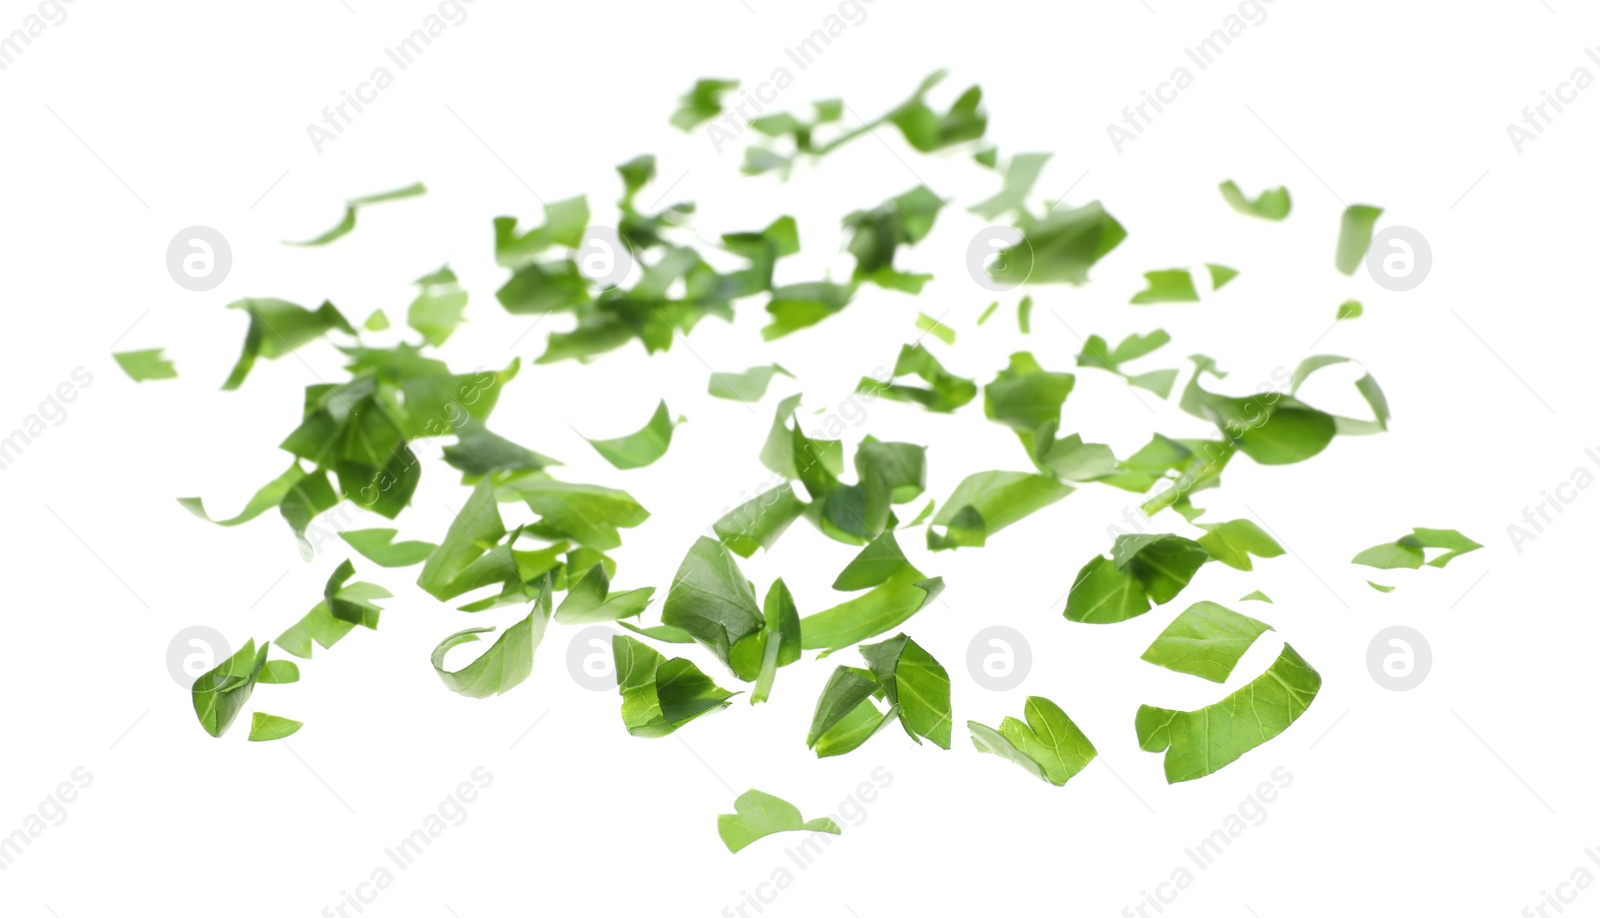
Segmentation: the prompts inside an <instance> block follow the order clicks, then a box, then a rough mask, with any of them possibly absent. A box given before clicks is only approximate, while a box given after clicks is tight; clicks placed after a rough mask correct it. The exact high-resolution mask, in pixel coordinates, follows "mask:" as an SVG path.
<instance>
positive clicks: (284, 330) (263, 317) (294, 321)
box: [222, 298, 356, 391]
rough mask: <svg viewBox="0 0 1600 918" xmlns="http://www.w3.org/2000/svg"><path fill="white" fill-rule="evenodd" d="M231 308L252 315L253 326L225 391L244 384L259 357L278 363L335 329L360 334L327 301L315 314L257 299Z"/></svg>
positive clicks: (306, 310)
mask: <svg viewBox="0 0 1600 918" xmlns="http://www.w3.org/2000/svg"><path fill="white" fill-rule="evenodd" d="M228 308H229V309H243V310H244V311H245V312H246V313H248V314H249V316H250V325H249V327H248V328H246V329H245V333H244V348H243V350H242V351H241V352H240V353H239V360H238V361H237V362H236V363H235V364H234V365H233V371H232V372H230V373H229V374H228V379H227V381H226V382H224V383H223V384H222V388H223V390H224V391H231V390H234V389H237V388H239V387H240V386H241V385H243V384H244V380H245V377H246V376H249V375H250V370H251V369H252V368H253V367H255V365H256V359H257V358H259V357H265V358H267V359H268V360H275V359H277V358H279V357H282V356H283V355H285V354H290V353H293V352H294V349H295V348H297V347H299V346H300V345H302V344H306V343H309V342H311V341H315V340H316V339H318V338H320V337H322V336H323V335H325V334H327V333H328V332H330V331H334V330H337V331H342V332H344V333H345V334H347V335H349V336H351V337H355V334H356V330H355V329H354V328H351V327H350V323H349V322H348V321H347V320H346V319H345V317H344V316H343V315H342V314H341V313H340V312H339V310H337V309H335V308H334V306H333V304H332V303H327V302H324V303H323V304H322V305H321V306H319V307H317V309H316V310H315V311H312V310H309V309H306V308H305V307H304V306H297V305H295V304H294V303H290V302H288V301H287V300H275V299H260V298H256V299H243V300H235V301H233V302H232V303H229V304H228Z"/></svg>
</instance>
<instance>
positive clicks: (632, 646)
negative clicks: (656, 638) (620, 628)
mask: <svg viewBox="0 0 1600 918" xmlns="http://www.w3.org/2000/svg"><path fill="white" fill-rule="evenodd" d="M611 655H612V658H613V660H614V664H615V666H616V673H617V691H618V692H619V693H621V695H622V723H623V726H625V727H627V729H628V732H629V733H630V734H632V735H633V736H642V737H647V738H650V739H655V738H659V737H663V736H667V735H669V734H671V733H672V732H673V731H675V730H677V729H678V728H679V727H681V726H683V725H684V724H686V723H688V722H689V721H691V720H694V719H695V718H697V717H700V716H702V715H704V714H708V713H710V712H712V711H718V710H721V709H723V708H725V707H727V706H728V705H729V704H730V703H731V702H729V700H728V699H730V698H732V697H733V696H735V695H738V694H739V693H738V692H730V691H727V690H726V689H723V688H720V687H719V686H718V685H717V684H716V683H715V682H712V681H711V677H709V676H707V675H706V674H705V673H703V672H701V671H700V670H699V668H698V667H696V666H695V665H694V664H693V663H691V662H689V661H688V660H685V659H682V658H680V657H673V658H672V659H667V658H666V657H663V656H662V655H661V654H659V653H657V652H656V651H655V650H653V649H651V648H650V647H648V646H646V645H645V644H642V643H640V642H639V641H636V640H634V639H633V638H630V637H628V636H627V635H625V634H617V635H613V636H612V638H611Z"/></svg>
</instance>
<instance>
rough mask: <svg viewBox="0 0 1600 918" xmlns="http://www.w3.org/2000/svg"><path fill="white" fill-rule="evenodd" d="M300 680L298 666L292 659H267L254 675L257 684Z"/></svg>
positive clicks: (285, 683)
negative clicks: (259, 670)
mask: <svg viewBox="0 0 1600 918" xmlns="http://www.w3.org/2000/svg"><path fill="white" fill-rule="evenodd" d="M299 681H300V667H299V666H297V665H295V662H294V661H293V660H268V661H267V663H266V665H265V666H263V667H261V672H260V673H259V674H257V675H256V683H257V684H259V685H291V684H293V683H295V682H299Z"/></svg>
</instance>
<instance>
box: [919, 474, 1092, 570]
mask: <svg viewBox="0 0 1600 918" xmlns="http://www.w3.org/2000/svg"><path fill="white" fill-rule="evenodd" d="M1072 491H1073V489H1072V487H1071V486H1069V485H1064V484H1062V483H1060V482H1059V481H1056V480H1055V479H1054V478H1051V477H1050V476H1048V475H1031V474H1029V473H1027V472H1004V471H994V472H976V473H974V474H972V475H968V476H967V477H966V478H964V479H962V481H961V483H960V484H959V485H957V486H956V489H955V492H954V493H952V494H951V495H950V499H949V500H946V501H945V502H944V504H943V505H942V506H941V507H940V508H939V511H938V512H937V513H935V514H934V515H933V521H932V523H931V524H930V525H929V528H928V548H930V549H932V550H934V551H938V550H941V549H945V548H963V547H973V548H979V547H982V546H983V545H984V544H986V543H987V541H988V538H989V536H991V535H994V534H995V533H997V532H999V531H1000V530H1002V529H1004V528H1006V527H1007V526H1010V525H1011V524H1012V523H1015V522H1017V521H1019V520H1021V519H1022V518H1023V517H1026V516H1028V515H1029V514H1031V513H1034V512H1036V511H1039V510H1043V509H1044V508H1045V507H1048V506H1050V505H1051V504H1053V503H1055V502H1056V501H1058V500H1060V499H1061V498H1063V497H1066V496H1067V495H1068V494H1071V493H1072ZM934 526H943V527H945V532H944V534H942V535H941V534H939V533H937V532H935V531H934V530H933V527H934Z"/></svg>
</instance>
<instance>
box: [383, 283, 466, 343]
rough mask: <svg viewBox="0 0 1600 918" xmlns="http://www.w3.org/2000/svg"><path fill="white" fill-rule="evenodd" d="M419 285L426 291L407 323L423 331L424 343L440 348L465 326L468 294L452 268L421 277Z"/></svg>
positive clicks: (408, 312)
mask: <svg viewBox="0 0 1600 918" xmlns="http://www.w3.org/2000/svg"><path fill="white" fill-rule="evenodd" d="M417 286H418V287H420V288H422V292H421V293H419V294H418V295H417V298H416V299H414V300H412V301H411V307H410V308H409V309H408V310H406V324H407V325H410V326H411V327H412V328H414V329H416V330H417V331H419V332H421V333H422V339H423V340H424V341H426V342H428V343H429V344H431V345H433V346H434V347H440V346H442V345H443V344H444V343H445V341H447V340H449V338H450V335H451V334H452V333H453V332H455V330H456V326H458V325H460V324H461V319H462V314H463V313H464V312H466V308H467V291H466V289H465V288H463V287H462V286H461V284H460V283H459V282H458V281H457V280H456V275H455V272H454V271H452V270H450V266H449V265H445V266H444V267H442V268H440V269H439V270H437V271H435V272H433V273H432V274H429V275H428V276H427V277H422V278H418V279H417ZM385 321H387V320H385Z"/></svg>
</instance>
